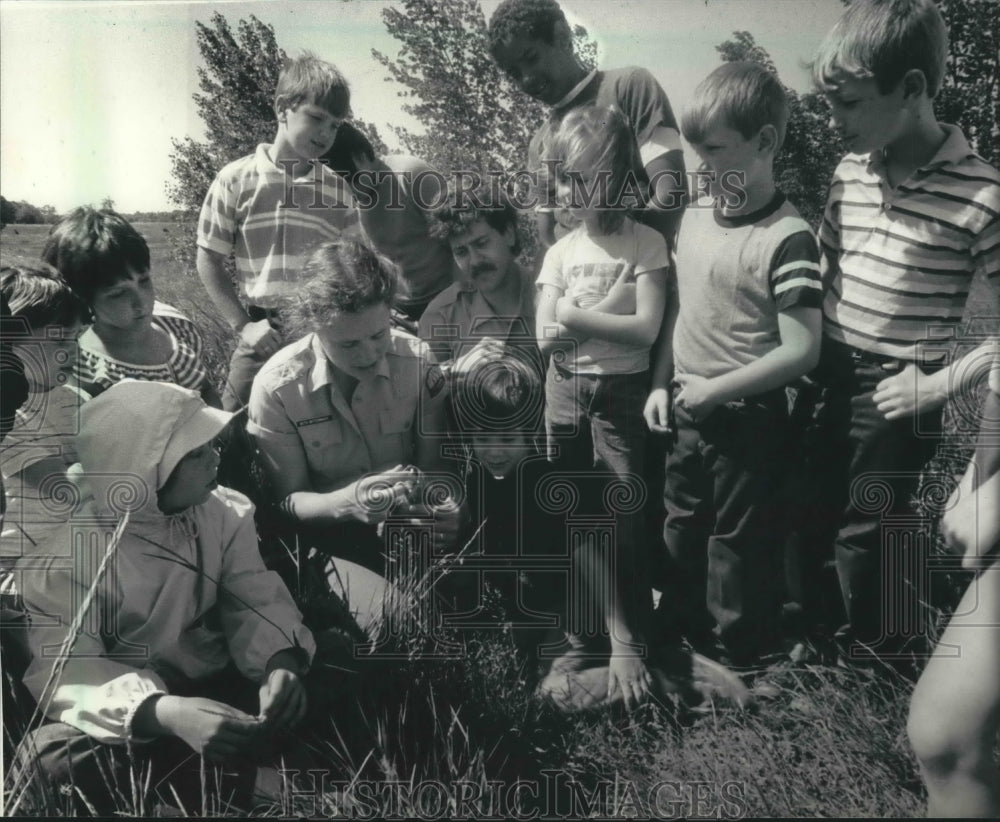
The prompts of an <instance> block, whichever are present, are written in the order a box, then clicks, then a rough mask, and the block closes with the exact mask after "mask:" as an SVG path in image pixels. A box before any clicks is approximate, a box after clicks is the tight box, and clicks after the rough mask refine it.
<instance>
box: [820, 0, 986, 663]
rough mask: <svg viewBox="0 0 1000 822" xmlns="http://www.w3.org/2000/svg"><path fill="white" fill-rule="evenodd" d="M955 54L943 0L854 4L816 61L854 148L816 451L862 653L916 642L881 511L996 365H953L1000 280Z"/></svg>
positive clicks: (844, 186)
mask: <svg viewBox="0 0 1000 822" xmlns="http://www.w3.org/2000/svg"><path fill="white" fill-rule="evenodd" d="M947 53H948V39H947V32H946V30H945V26H944V22H943V20H942V18H941V14H940V12H939V11H938V9H937V7H936V5H935V4H934V3H933V2H932V0H855V2H854V3H852V4H851V5H850V6H849V7H848V9H847V11H846V12H845V13H844V15H843V17H842V18H841V19H840V21H838V23H837V24H836V25H835V26H834V27H833V29H832V30H831V31H830V33H829V34H828V35H827V37H826V39H825V40H824V42H823V44H822V45H821V46H820V50H819V54H818V56H817V60H816V62H815V64H814V67H813V71H814V78H815V82H816V83H817V85H818V86H819V87H820V88H821V89H822V90H823V91H824V93H825V94H826V95H827V98H828V100H829V102H830V105H831V108H832V120H831V125H832V126H833V127H834V128H836V129H837V130H838V131H839V132H840V133H841V135H842V136H843V139H844V142H845V144H846V146H847V148H848V151H849V152H850V153H849V154H847V156H845V157H844V159H843V160H842V161H841V163H840V165H839V167H838V168H837V170H836V172H835V173H834V177H833V182H832V184H831V186H830V193H829V199H828V203H827V208H826V213H825V215H824V219H823V225H822V227H821V230H820V243H821V256H822V266H823V274H824V284H825V285H826V286H827V293H826V297H825V299H824V303H823V318H824V319H823V337H824V339H823V356H822V359H821V363H820V368H819V369H818V371H817V377H818V381H819V383H820V385H821V387H822V389H823V397H822V399H821V401H820V405H819V408H818V409H817V419H816V421H817V431H818V434H819V436H817V438H816V441H817V443H818V444H820V445H819V446H818V447H821V448H822V452H823V453H822V454H819V452H818V451H817V452H815V454H814V458H815V459H816V460H817V462H816V469H817V473H822V481H823V482H822V484H823V486H824V488H823V489H822V490H821V492H820V496H819V497H818V501H817V502H818V504H817V507H816V508H815V509H810V510H808V511H807V513H808V515H809V516H808V519H809V520H810V521H811V522H812V524H813V525H815V524H816V523H817V522H821V521H822V519H823V515H828V517H829V519H828V521H827V522H826V523H825V524H822V523H821V525H820V527H825V528H826V529H827V530H826V538H827V540H828V539H829V536H830V535H831V534H832V533H833V532H834V531H836V534H837V535H836V539H835V553H836V561H837V572H838V576H839V577H840V587H841V593H842V595H843V599H844V604H845V607H846V611H847V613H846V616H847V622H848V625H847V626H845V627H844V628H843V629H842V631H841V635H842V638H843V639H845V640H849V641H851V644H850V646H844V647H845V648H849V652H850V655H851V656H853V657H858V656H869V655H870V654H871V653H872V652H874V653H877V654H879V655H881V656H893V655H894V654H895V653H896V652H897V651H898V650H899V649H900V646H901V641H902V640H903V639H905V638H906V636H905V635H904V634H905V631H904V629H905V626H904V625H902V623H904V622H906V621H907V620H908V619H909V618H910V615H908V614H907V613H904V612H903V611H904V609H903V608H902V607H900V603H899V599H898V596H899V593H900V592H902V591H903V588H902V587H901V581H900V580H899V579H898V577H899V576H900V571H898V570H896V571H893V572H891V573H884V572H883V569H888V568H889V567H890V566H889V565H888V564H887V563H889V562H892V561H893V558H892V556H890V555H888V554H887V552H888V551H889V548H890V546H889V537H888V536H887V537H886V538H885V540H883V537H882V519H883V517H884V516H886V515H892V514H900V513H902V514H907V513H909V510H908V509H909V502H910V497H911V494H912V493H913V492H914V490H915V489H916V485H917V477H918V474H919V472H920V470H921V468H922V467H923V465H924V464H925V462H926V461H927V459H928V458H929V456H930V455H931V454H932V453H933V449H934V447H935V446H936V444H937V440H938V436H937V435H938V434H939V433H940V429H941V407H942V406H943V404H944V402H945V400H946V399H947V397H948V396H949V395H951V394H953V393H955V392H956V391H959V390H962V389H963V388H965V387H966V386H967V384H971V383H972V382H973V380H974V379H975V378H976V377H977V376H978V377H981V376H983V374H984V373H985V370H984V369H983V368H977V367H975V365H974V363H976V362H977V359H976V358H978V362H980V363H985V362H986V361H987V358H986V357H985V356H984V352H985V348H983V350H979V349H977V350H976V351H974V352H971V353H969V354H967V355H966V356H965V357H964V358H962V359H960V360H958V361H956V362H954V363H952V364H951V365H950V366H949V367H944V366H945V365H946V362H945V357H944V354H943V353H942V345H941V342H940V340H941V338H942V337H944V336H946V333H947V332H948V327H949V326H951V327H953V328H954V326H956V325H957V324H958V323H959V322H960V320H961V318H962V313H963V310H964V308H965V303H966V300H967V298H968V294H969V288H970V285H971V283H972V280H973V278H974V276H976V275H977V274H979V275H982V276H985V277H986V278H987V279H988V280H989V281H990V282H991V283H992V284H993V285H994V286H995V285H996V284H997V281H998V275H1000V174H998V173H997V171H996V170H995V169H994V168H992V167H991V166H989V165H988V164H987V163H986V162H985V161H983V160H982V158H980V157H978V156H977V155H976V154H975V153H974V152H973V151H972V150H971V149H970V147H969V144H968V142H966V139H965V137H964V136H963V134H962V132H961V130H960V129H958V128H956V127H955V126H951V125H943V124H940V123H938V122H937V120H936V118H935V116H934V96H935V95H936V93H937V91H938V89H939V88H940V86H941V79H942V76H943V74H944V67H945V59H946V57H947ZM935 337H936V338H937V339H938V343H937V345H936V346H935V345H934V344H933V340H934V338H935ZM927 343H931V344H929V345H928V344H927ZM984 345H985V344H984ZM819 538H820V544H824V543H823V542H822V536H820V537H819ZM911 538H912V539H916V535H915V534H913V535H911ZM883 541H884V542H885V544H883ZM827 544H828V543H827ZM884 554H885V556H884ZM896 559H897V560H898V559H899V558H896ZM920 570H921V571H922V570H923V569H920ZM894 591H895V592H896V593H894Z"/></svg>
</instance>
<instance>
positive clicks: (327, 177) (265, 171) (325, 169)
mask: <svg viewBox="0 0 1000 822" xmlns="http://www.w3.org/2000/svg"><path fill="white" fill-rule="evenodd" d="M273 148H274V146H273V145H272V144H271V143H260V144H259V145H258V146H257V151H256V152H254V164H255V165H256V166H257V173H258V174H260V175H261V176H262V177H263V176H266V175H271V174H280V175H281V176H282V177H287V176H288V173H287V172H286V171H285V168H284V167H282V166H279V165H278V164H277V163H276V162H274V160H272V159H271V155H270V151H271V150H272V149H273ZM317 166H319V173H318V174H317V173H316V167H317ZM292 179H293V180H294V181H295V183H296V184H299V183H314V184H316V183H318V184H325V185H327V186H330V185H333V186H339V185H340V183H341V180H342V178H341V176H340V175H339V174H337V173H336V172H335V171H333V170H332V169H331V168H330V167H329V166H327V165H326V164H325V163H322V162H318V161H316V160H313V161H312V164H311V166H310V168H309V171H307V172H306V173H305V174H304V175H302V176H300V177H294V178H292ZM344 185H345V186H346V183H344Z"/></svg>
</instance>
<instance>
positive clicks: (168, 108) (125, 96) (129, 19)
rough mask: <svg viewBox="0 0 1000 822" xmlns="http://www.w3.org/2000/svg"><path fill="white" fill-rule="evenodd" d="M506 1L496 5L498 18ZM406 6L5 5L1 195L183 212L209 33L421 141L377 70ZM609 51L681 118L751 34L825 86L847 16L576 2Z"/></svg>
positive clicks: (655, 0)
mask: <svg viewBox="0 0 1000 822" xmlns="http://www.w3.org/2000/svg"><path fill="white" fill-rule="evenodd" d="M499 2H500V0H482V5H483V9H484V11H485V13H486V15H487V17H488V16H489V15H490V14H491V13H492V12H493V10H494V9H495V8H496V7H497V6H498V5H499ZM391 5H394V3H393V2H392V0H299V1H298V2H294V1H293V0H258V2H184V1H183V0H181V1H177V0H173V1H172V2H130V1H129V0H115V1H114V2H106V1H100V2H99V1H98V0H73V2H45V1H44V0H0V193H2V194H3V196H4V197H6V198H7V199H8V200H27V201H29V202H31V203H33V204H35V205H37V206H43V205H52V206H54V207H55V208H56V210H57V211H59V212H64V211H66V210H68V209H70V208H72V207H74V206H77V205H81V204H84V203H93V204H95V205H97V204H99V203H100V201H101V200H103V199H104V198H105V197H111V198H112V199H113V200H114V201H115V204H116V208H118V209H119V210H121V211H124V212H132V211H158V210H166V209H170V208H172V207H173V206H172V204H171V203H169V201H168V200H167V197H166V192H165V186H166V183H167V182H168V180H169V177H170V161H169V155H170V152H171V150H172V144H171V139H181V138H183V137H185V136H190V137H193V138H195V139H199V138H200V137H202V136H203V128H202V124H201V121H200V119H199V118H198V116H197V113H196V111H195V109H194V105H193V103H192V99H191V97H192V95H193V94H194V93H195V92H196V91H197V90H198V87H197V80H198V78H197V73H196V68H197V67H198V66H199V64H200V55H199V52H198V48H197V42H196V38H195V22H196V21H202V22H205V23H207V22H209V20H210V18H211V16H212V14H213V12H215V11H219V12H221V13H222V14H224V15H225V16H226V18H227V19H228V20H229V22H230V24H231V25H232V26H233V28H235V27H236V23H237V21H238V20H240V19H245V18H248V17H249V15H251V14H253V15H255V16H257V17H258V18H259V19H260V20H261V21H263V22H265V23H268V24H270V25H272V26H273V27H274V30H275V33H276V37H277V41H278V44H279V45H280V46H281V47H282V48H283V49H284V50H285V51H286V52H287V53H288V54H297V53H298V52H300V51H302V50H306V49H308V50H310V51H314V52H315V53H316V54H318V55H319V56H320V57H323V58H325V59H327V60H330V61H331V62H333V63H335V64H336V65H337V66H338V67H339V68H340V70H341V71H342V72H343V73H344V75H345V76H346V77H347V78H348V80H349V81H350V82H351V101H352V108H353V110H354V113H355V115H356V116H358V117H360V118H362V119H364V120H367V121H369V122H372V123H374V124H375V125H377V126H378V128H379V131H380V133H381V135H382V137H383V138H384V139H385V140H386V142H387V143H388V144H389V146H390V148H396V147H397V146H396V145H394V142H393V136H392V133H391V131H390V128H389V126H390V125H391V124H396V125H404V126H407V127H410V128H417V129H419V124H416V123H415V122H414V121H413V120H412V119H410V118H409V117H408V116H407V115H405V114H404V113H403V112H401V111H400V110H399V107H398V102H397V97H396V92H397V90H398V87H397V86H396V85H395V84H394V83H393V82H392V81H391V80H389V79H388V76H387V73H386V72H385V70H384V69H383V68H382V66H381V65H379V63H378V62H377V61H376V60H375V59H374V58H373V57H372V54H371V52H372V49H377V50H379V51H381V52H383V53H385V54H388V55H390V56H394V55H395V54H396V51H397V48H398V43H397V41H395V40H394V39H392V38H391V37H390V36H389V35H388V33H387V32H386V31H385V27H384V25H383V24H382V15H381V12H382V10H383V9H385V8H387V7H389V6H391ZM561 5H562V7H563V9H564V10H565V11H566V13H567V15H568V17H569V18H570V22H572V23H580V24H582V25H584V26H585V27H586V28H587V30H588V32H589V33H590V35H591V36H592V37H593V38H594V39H595V40H596V41H597V43H598V45H599V61H600V64H601V65H602V66H603V67H607V68H613V67H617V66H625V65H640V66H643V67H645V68H647V69H649V70H650V71H651V72H652V73H653V75H654V76H655V77H656V78H657V79H658V80H659V81H660V83H661V85H662V86H663V88H664V89H665V90H666V92H667V95H668V96H669V98H670V101H671V103H672V105H673V107H674V110H675V113H677V114H678V116H679V114H680V111H681V110H682V109H683V107H684V105H685V103H686V102H687V101H688V100H689V99H690V97H691V93H692V92H693V90H694V88H695V86H696V85H697V83H698V82H699V81H700V80H701V79H702V78H703V77H704V76H705V75H706V74H708V72H710V71H711V70H712V69H713V68H714V67H715V66H716V65H718V63H719V58H718V54H717V52H716V51H715V46H716V45H718V44H719V43H721V42H723V41H724V40H726V39H728V38H729V37H730V36H731V35H732V33H733V32H734V31H738V30H746V31H749V32H751V33H752V34H753V35H754V37H755V39H756V40H757V42H758V43H759V44H760V45H761V46H763V47H764V48H765V49H767V51H768V52H769V53H770V54H771V56H772V58H773V59H774V62H775V65H776V67H777V69H778V73H779V75H780V76H781V78H782V80H783V81H784V82H785V83H786V84H787V85H789V86H791V87H792V88H795V89H796V90H799V91H807V90H808V89H809V79H808V70H807V62H808V60H809V59H810V58H811V56H812V54H813V53H814V52H815V50H816V47H817V46H818V45H819V42H820V40H821V39H822V37H823V34H824V33H825V32H826V30H827V29H828V28H829V27H830V26H831V25H832V24H833V22H834V21H835V20H836V19H837V17H838V16H839V15H840V13H841V12H842V10H843V5H842V4H841V2H840V0H561Z"/></svg>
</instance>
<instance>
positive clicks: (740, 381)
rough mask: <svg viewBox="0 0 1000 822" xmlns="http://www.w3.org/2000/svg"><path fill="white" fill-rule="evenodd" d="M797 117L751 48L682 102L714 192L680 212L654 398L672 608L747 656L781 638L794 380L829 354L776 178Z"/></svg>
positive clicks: (672, 613)
mask: <svg viewBox="0 0 1000 822" xmlns="http://www.w3.org/2000/svg"><path fill="white" fill-rule="evenodd" d="M787 122H788V102H787V99H786V96H785V93H784V90H783V89H782V87H781V84H780V83H779V82H778V81H777V79H776V78H775V77H774V75H773V74H771V73H770V72H768V71H767V70H766V69H765V68H763V67H762V66H759V65H757V64H755V63H746V62H737V63H727V64H725V65H723V66H720V67H719V68H718V69H716V70H715V71H714V72H712V73H711V74H710V75H709V76H708V77H707V78H706V79H705V80H704V81H703V82H702V83H701V84H700V85H699V86H698V88H697V89H696V91H695V99H694V102H693V103H692V104H691V105H690V107H689V108H688V109H687V110H686V111H685V112H684V116H683V118H682V122H681V127H682V131H683V134H684V137H685V138H686V139H687V140H688V142H690V143H691V145H692V147H693V148H694V150H695V152H696V153H697V154H698V156H699V157H700V158H701V160H702V171H703V172H704V173H706V174H707V175H709V176H710V179H711V183H710V187H709V192H710V194H711V195H712V196H713V197H714V198H715V199H714V201H713V202H712V204H710V205H709V206H708V207H705V204H703V203H697V202H696V203H692V205H691V206H690V207H689V208H688V210H687V214H686V215H685V217H684V222H683V223H682V224H681V230H680V235H679V238H678V243H677V288H678V297H679V303H680V312H679V316H678V317H677V322H676V326H675V328H674V333H673V337H672V343H673V346H672V348H673V350H672V355H671V351H670V340H671V337H670V334H669V333H664V334H661V348H660V351H659V352H658V353H657V356H656V361H655V363H654V368H653V390H652V392H651V393H650V396H649V399H648V400H647V402H646V409H645V417H646V421H647V422H648V423H649V425H650V427H651V428H652V429H653V430H660V431H663V430H666V429H667V428H673V429H674V434H675V441H674V443H673V444H672V447H671V448H670V450H669V453H668V455H667V460H666V483H665V489H664V503H665V507H666V522H665V525H664V541H665V543H666V548H667V553H668V555H669V563H670V565H671V566H672V571H673V573H672V574H671V575H670V576H671V578H670V580H669V581H668V590H667V591H665V592H664V595H663V597H662V598H661V599H660V606H659V607H660V613H661V615H662V617H663V619H664V620H666V621H673V622H675V623H676V626H677V627H679V628H680V629H681V630H682V631H683V632H684V633H685V634H686V635H687V637H688V639H689V640H690V641H692V642H693V643H694V644H695V645H696V647H701V648H702V649H703V650H705V651H715V652H716V653H717V654H721V655H724V656H725V657H726V658H727V659H728V661H729V662H731V663H734V664H744V663H750V662H752V661H754V660H755V659H756V658H758V657H759V656H760V655H761V654H763V653H764V652H765V651H767V650H769V649H770V646H773V645H774V644H776V635H777V630H778V622H779V616H780V603H781V600H780V593H781V590H780V581H781V561H782V553H781V534H780V532H779V530H778V529H777V528H776V524H777V523H778V522H780V520H781V517H780V513H781V512H780V509H779V503H778V499H779V494H778V490H779V487H780V485H781V483H782V481H783V478H784V474H785V470H784V467H785V463H786V461H787V459H786V455H787V451H788V438H789V425H788V404H787V401H786V399H785V392H784V387H785V386H786V385H787V384H788V383H789V382H791V381H792V380H794V379H796V378H798V377H801V376H802V375H803V374H805V373H806V372H808V371H809V370H811V369H812V368H814V367H815V365H816V362H817V361H818V359H819V340H820V303H821V301H822V286H821V282H820V276H819V253H818V250H817V247H816V239H815V236H814V235H813V233H812V231H811V230H810V228H809V224H808V223H807V222H806V221H805V220H804V219H802V217H801V216H800V215H799V212H798V211H797V210H796V209H795V207H794V206H792V205H791V204H790V203H789V202H788V201H787V200H786V199H785V196H784V194H782V193H781V191H779V190H778V189H777V188H776V186H775V182H774V157H775V155H776V154H777V152H778V151H779V150H780V148H781V144H782V141H783V139H784V136H785V126H786V124H787ZM672 392H673V398H672V402H671V393H672ZM671 405H672V406H673V407H672V408H671ZM706 572H707V579H706ZM706 604H707V612H706ZM709 631H711V632H712V633H709ZM713 633H714V636H713ZM701 643H705V644H704V645H702V644H701ZM720 658H721V657H720Z"/></svg>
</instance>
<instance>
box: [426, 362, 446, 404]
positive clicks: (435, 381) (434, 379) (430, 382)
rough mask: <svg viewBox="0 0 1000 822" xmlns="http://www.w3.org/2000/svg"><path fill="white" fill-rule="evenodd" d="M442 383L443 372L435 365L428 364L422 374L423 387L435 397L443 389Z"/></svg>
mask: <svg viewBox="0 0 1000 822" xmlns="http://www.w3.org/2000/svg"><path fill="white" fill-rule="evenodd" d="M444 383H445V380H444V373H443V372H442V371H441V369H440V368H439V367H438V366H436V365H432V366H430V368H428V369H427V372H426V373H425V374H424V387H425V388H426V389H427V393H428V394H430V396H431V398H434V397H436V396H437V395H438V394H440V393H441V391H443V390H444Z"/></svg>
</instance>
